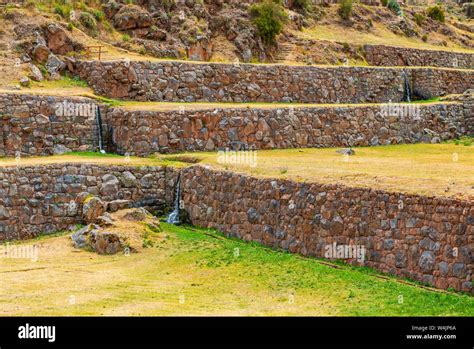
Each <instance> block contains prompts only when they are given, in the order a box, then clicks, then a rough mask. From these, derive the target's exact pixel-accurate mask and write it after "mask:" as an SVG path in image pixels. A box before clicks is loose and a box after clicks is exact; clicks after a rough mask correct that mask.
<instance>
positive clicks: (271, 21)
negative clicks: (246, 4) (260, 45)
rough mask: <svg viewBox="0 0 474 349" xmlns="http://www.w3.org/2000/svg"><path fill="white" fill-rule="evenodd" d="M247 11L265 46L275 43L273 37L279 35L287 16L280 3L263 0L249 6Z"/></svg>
mask: <svg viewBox="0 0 474 349" xmlns="http://www.w3.org/2000/svg"><path fill="white" fill-rule="evenodd" d="M249 11H250V16H251V18H252V23H253V24H254V25H255V26H256V27H257V30H258V34H259V35H260V37H261V38H262V40H263V42H264V43H266V44H270V43H273V42H275V37H276V36H277V35H278V34H280V33H281V31H282V30H283V27H284V25H285V23H286V22H287V21H288V15H287V14H286V12H285V9H284V8H283V6H282V5H281V4H280V2H279V1H272V0H264V1H263V2H261V3H258V4H254V5H252V6H250V9H249Z"/></svg>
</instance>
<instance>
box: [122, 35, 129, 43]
mask: <svg viewBox="0 0 474 349" xmlns="http://www.w3.org/2000/svg"><path fill="white" fill-rule="evenodd" d="M122 41H123V42H128V41H130V35H128V34H123V35H122Z"/></svg>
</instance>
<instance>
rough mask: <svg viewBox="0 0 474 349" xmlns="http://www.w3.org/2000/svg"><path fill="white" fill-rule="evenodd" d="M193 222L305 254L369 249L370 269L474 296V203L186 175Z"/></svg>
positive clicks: (199, 171) (200, 171)
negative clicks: (339, 248)
mask: <svg viewBox="0 0 474 349" xmlns="http://www.w3.org/2000/svg"><path fill="white" fill-rule="evenodd" d="M181 178H182V180H181V183H182V190H183V200H184V205H185V207H186V210H187V211H188V213H189V215H190V219H191V221H192V223H193V224H195V225H198V226H203V227H209V228H211V227H212V228H216V229H218V230H220V231H222V232H224V233H226V235H229V236H232V237H237V238H240V239H244V240H246V241H257V242H259V243H262V244H264V245H266V246H270V247H273V248H281V249H284V250H288V251H290V252H293V253H301V254H303V255H307V256H317V257H324V252H325V246H326V245H327V244H332V243H333V242H336V243H337V244H338V245H341V244H353V245H354V244H355V245H362V246H364V247H365V248H366V250H367V252H366V259H365V262H364V265H366V266H369V267H373V268H376V269H378V270H381V271H382V272H387V273H391V274H394V275H399V276H403V277H408V278H411V279H414V280H419V281H422V282H425V283H427V284H431V285H435V286H436V287H438V288H443V289H446V288H448V287H452V288H454V289H456V290H464V291H469V292H473V287H472V279H471V278H472V272H473V266H474V203H472V202H468V201H460V200H454V199H445V198H430V197H423V196H416V195H403V194H391V193H388V192H384V191H376V190H371V189H357V188H348V187H344V186H339V185H320V184H311V183H296V182H292V181H284V180H271V179H257V178H252V177H248V176H245V175H241V174H235V173H231V172H217V171H212V170H209V169H204V168H203V167H199V166H193V167H191V168H187V169H185V170H183V171H182V174H181Z"/></svg>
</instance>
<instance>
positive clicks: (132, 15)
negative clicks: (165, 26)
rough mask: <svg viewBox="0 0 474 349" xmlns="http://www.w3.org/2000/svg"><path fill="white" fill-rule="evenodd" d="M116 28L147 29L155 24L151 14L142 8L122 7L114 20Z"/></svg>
mask: <svg viewBox="0 0 474 349" xmlns="http://www.w3.org/2000/svg"><path fill="white" fill-rule="evenodd" d="M113 22H114V26H115V27H116V28H117V29H119V30H132V29H138V28H147V27H150V26H151V25H152V24H153V18H152V16H151V15H150V13H149V12H148V11H146V10H144V9H142V8H141V7H140V6H136V5H126V6H122V8H120V10H119V11H118V12H117V13H116V14H115V16H114V18H113Z"/></svg>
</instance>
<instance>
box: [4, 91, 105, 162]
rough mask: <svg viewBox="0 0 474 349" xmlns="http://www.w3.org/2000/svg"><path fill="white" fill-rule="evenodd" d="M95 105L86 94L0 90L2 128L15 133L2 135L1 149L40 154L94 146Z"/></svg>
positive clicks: (88, 148)
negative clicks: (54, 94) (79, 95)
mask: <svg viewBox="0 0 474 349" xmlns="http://www.w3.org/2000/svg"><path fill="white" fill-rule="evenodd" d="M64 105H66V107H64ZM71 106H72V109H70V107H71ZM77 106H79V107H80V108H77ZM95 107H96V104H95V102H94V101H93V100H91V99H89V98H83V97H65V98H64V97H53V96H43V95H38V96H35V95H32V94H8V93H6V94H0V109H1V110H2V114H3V117H2V118H1V119H0V129H2V130H3V132H4V133H5V134H10V135H14V137H8V138H5V137H0V153H2V154H4V155H6V156H15V154H16V153H17V152H19V153H20V154H21V155H22V156H28V155H35V156H38V155H52V154H63V153H65V152H69V151H89V150H92V149H94V147H95V146H96V145H97V140H96V137H95V136H94V130H95V128H96V122H95ZM91 111H92V112H91ZM105 118H106V116H105V115H104V120H105Z"/></svg>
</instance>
